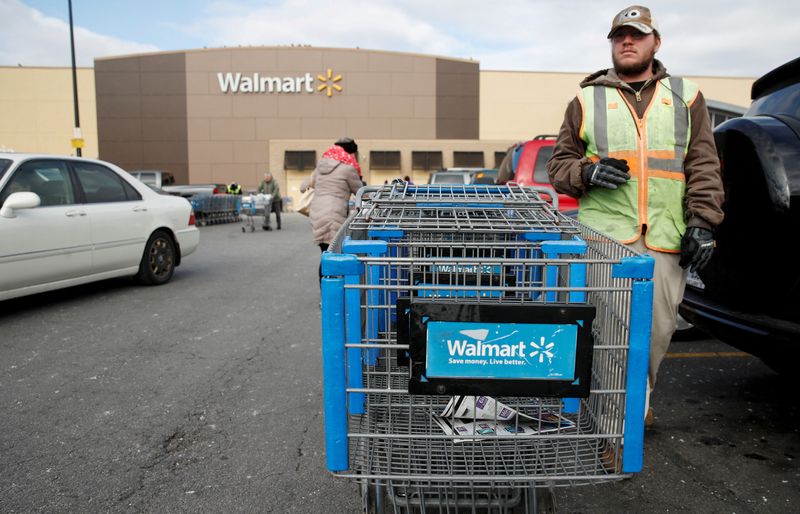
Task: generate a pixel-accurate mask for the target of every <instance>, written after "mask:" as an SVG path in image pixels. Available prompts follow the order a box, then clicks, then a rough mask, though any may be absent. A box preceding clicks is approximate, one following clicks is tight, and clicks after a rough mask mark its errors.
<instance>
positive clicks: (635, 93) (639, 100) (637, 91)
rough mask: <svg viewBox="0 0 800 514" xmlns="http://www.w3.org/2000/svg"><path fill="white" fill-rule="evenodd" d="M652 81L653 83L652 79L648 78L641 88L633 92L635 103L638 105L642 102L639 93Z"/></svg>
mask: <svg viewBox="0 0 800 514" xmlns="http://www.w3.org/2000/svg"><path fill="white" fill-rule="evenodd" d="M652 81H653V77H650V78H649V79H647V80H645V81H644V84H642V87H640V88H639V89H638V90H636V91H634V92H633V94H634V95H635V96H636V103H639V102H641V101H642V94H641V91H643V90H644V89H645V88H646V87H647V86H649V85H650V83H651V82H652Z"/></svg>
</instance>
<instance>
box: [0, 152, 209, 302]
mask: <svg viewBox="0 0 800 514" xmlns="http://www.w3.org/2000/svg"><path fill="white" fill-rule="evenodd" d="M199 241H200V235H199V232H198V230H197V227H195V224H194V214H193V212H192V207H191V205H190V204H189V202H188V201H186V199H184V198H178V197H174V196H164V195H159V194H158V193H156V192H154V191H153V190H152V189H150V188H149V187H147V186H145V185H144V184H142V183H141V182H139V181H138V180H136V179H134V178H133V177H131V176H130V175H129V174H128V173H127V172H125V171H124V170H122V169H121V168H119V167H117V166H115V165H113V164H110V163H107V162H103V161H98V160H91V159H81V158H76V157H57V156H50V155H38V154H17V153H0V300H7V299H9V298H15V297H18V296H23V295H28V294H33V293H39V292H42V291H49V290H52V289H60V288H63V287H69V286H74V285H77V284H83V283H86V282H93V281H96V280H104V279H107V278H112V277H120V276H135V277H136V279H137V280H138V281H139V282H142V283H144V284H152V285H158V284H164V283H166V282H167V281H169V279H170V278H172V274H173V272H174V271H175V266H177V265H179V264H180V262H181V259H182V258H183V257H185V256H187V255H189V254H190V253H192V252H194V251H195V249H196V248H197V245H198V243H199Z"/></svg>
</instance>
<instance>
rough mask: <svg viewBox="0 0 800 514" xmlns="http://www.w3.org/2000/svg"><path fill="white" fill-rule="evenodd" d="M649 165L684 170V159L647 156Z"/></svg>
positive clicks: (653, 167)
mask: <svg viewBox="0 0 800 514" xmlns="http://www.w3.org/2000/svg"><path fill="white" fill-rule="evenodd" d="M647 167H648V168H652V169H656V170H665V171H675V172H680V173H682V172H683V159H659V158H657V157H648V158H647Z"/></svg>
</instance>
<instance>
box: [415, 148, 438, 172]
mask: <svg viewBox="0 0 800 514" xmlns="http://www.w3.org/2000/svg"><path fill="white" fill-rule="evenodd" d="M442 167H443V166H442V152H411V169H413V170H414V171H436V170H440V169H442Z"/></svg>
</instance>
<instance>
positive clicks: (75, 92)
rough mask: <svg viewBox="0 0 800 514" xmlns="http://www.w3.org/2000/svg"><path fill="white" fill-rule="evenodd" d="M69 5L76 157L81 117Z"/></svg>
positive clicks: (70, 8) (79, 138)
mask: <svg viewBox="0 0 800 514" xmlns="http://www.w3.org/2000/svg"><path fill="white" fill-rule="evenodd" d="M67 4H68V5H69V46H70V48H71V49H72V100H73V102H74V106H75V129H74V130H73V133H72V146H73V148H75V150H76V153H77V154H78V157H81V156H82V155H83V154H82V152H81V148H83V137H81V116H80V113H79V112H78V72H77V70H76V69H75V35H74V34H73V31H72V0H67Z"/></svg>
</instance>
